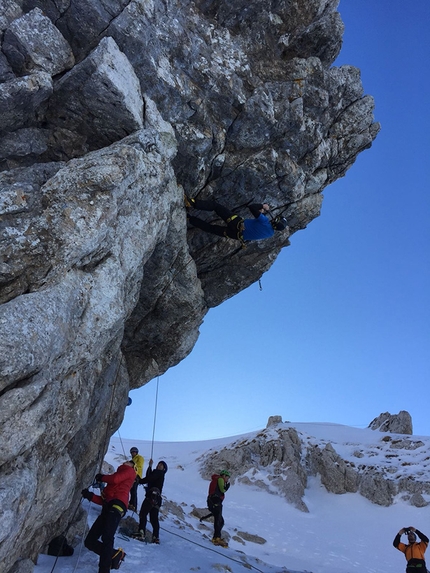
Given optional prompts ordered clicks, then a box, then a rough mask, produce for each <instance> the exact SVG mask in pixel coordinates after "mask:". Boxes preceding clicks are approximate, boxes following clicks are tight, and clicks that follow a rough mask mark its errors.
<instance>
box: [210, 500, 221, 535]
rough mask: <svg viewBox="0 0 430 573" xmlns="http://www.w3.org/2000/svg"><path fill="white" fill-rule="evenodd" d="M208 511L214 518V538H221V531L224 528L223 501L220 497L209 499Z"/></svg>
mask: <svg viewBox="0 0 430 573" xmlns="http://www.w3.org/2000/svg"><path fill="white" fill-rule="evenodd" d="M208 509H209V511H210V512H211V513H212V515H213V516H214V537H221V530H222V528H223V527H224V518H223V516H222V501H221V500H220V499H219V498H218V497H215V498H214V497H208Z"/></svg>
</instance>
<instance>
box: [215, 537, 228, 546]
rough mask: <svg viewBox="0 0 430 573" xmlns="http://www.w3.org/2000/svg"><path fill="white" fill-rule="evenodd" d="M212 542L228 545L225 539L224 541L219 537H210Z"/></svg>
mask: <svg viewBox="0 0 430 573" xmlns="http://www.w3.org/2000/svg"><path fill="white" fill-rule="evenodd" d="M212 543H213V544H214V545H218V546H219V547H228V543H227V541H224V539H222V538H221V537H214V538H213V539H212Z"/></svg>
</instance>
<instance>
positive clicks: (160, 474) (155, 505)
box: [133, 460, 167, 543]
mask: <svg viewBox="0 0 430 573" xmlns="http://www.w3.org/2000/svg"><path fill="white" fill-rule="evenodd" d="M152 464H153V461H152V460H149V464H148V465H149V467H148V469H147V470H146V475H145V477H144V478H142V479H141V480H140V483H141V484H145V487H146V496H145V499H144V500H143V503H142V506H141V508H140V512H139V532H138V533H137V534H135V535H134V536H133V537H135V538H136V539H140V540H142V541H143V540H144V539H145V534H146V523H147V519H148V514H149V520H150V522H151V525H152V543H160V523H159V521H158V514H159V511H160V507H161V503H162V499H161V492H162V491H163V485H164V477H165V475H166V472H167V464H166V462H164V461H160V462H158V464H157V467H156V468H155V470H153V469H152Z"/></svg>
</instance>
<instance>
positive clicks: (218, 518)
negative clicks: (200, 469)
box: [207, 470, 230, 547]
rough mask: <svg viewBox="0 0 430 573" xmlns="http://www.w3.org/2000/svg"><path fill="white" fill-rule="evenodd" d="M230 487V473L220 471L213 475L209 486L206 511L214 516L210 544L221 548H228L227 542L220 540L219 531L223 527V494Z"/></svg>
mask: <svg viewBox="0 0 430 573" xmlns="http://www.w3.org/2000/svg"><path fill="white" fill-rule="evenodd" d="M229 487H230V472H228V471H227V470H222V472H220V473H219V474H214V475H213V476H212V478H211V483H210V484H209V493H208V499H207V504H208V509H209V511H210V512H211V514H212V515H213V516H214V536H213V538H212V543H213V544H214V545H220V546H221V547H228V543H227V541H225V540H224V539H222V538H221V530H222V528H223V527H224V518H223V516H222V502H223V500H224V497H225V492H226V491H227V490H228V488H229Z"/></svg>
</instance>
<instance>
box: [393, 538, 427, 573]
mask: <svg viewBox="0 0 430 573" xmlns="http://www.w3.org/2000/svg"><path fill="white" fill-rule="evenodd" d="M404 533H405V534H406V535H407V536H408V545H405V544H404V543H402V542H401V541H400V538H401V536H402V535H403V534H404ZM417 535H418V537H419V538H420V541H419V542H418V543H417ZM428 544H429V538H428V537H427V535H424V533H421V531H418V529H415V527H403V529H401V530H400V531H399V533H398V534H397V535H396V537H395V538H394V541H393V545H394V547H395V548H396V549H398V550H399V551H401V552H402V553H404V554H405V557H406V561H407V565H406V573H418V572H419V573H426V571H427V569H426V562H425V560H424V553H425V552H426V549H427V546H428Z"/></svg>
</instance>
